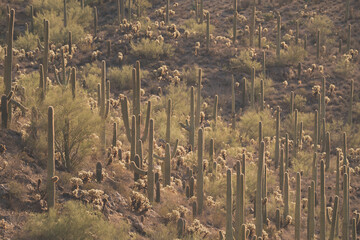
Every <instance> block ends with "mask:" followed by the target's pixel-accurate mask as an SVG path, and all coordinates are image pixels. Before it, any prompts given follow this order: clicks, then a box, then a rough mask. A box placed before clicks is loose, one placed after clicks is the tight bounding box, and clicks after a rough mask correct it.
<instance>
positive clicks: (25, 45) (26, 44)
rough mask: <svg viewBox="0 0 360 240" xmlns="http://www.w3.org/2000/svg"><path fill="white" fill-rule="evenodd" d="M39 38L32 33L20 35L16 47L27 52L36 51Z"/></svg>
mask: <svg viewBox="0 0 360 240" xmlns="http://www.w3.org/2000/svg"><path fill="white" fill-rule="evenodd" d="M37 40H38V36H37V35H35V34H32V33H30V32H25V34H23V35H20V36H19V37H18V39H17V40H16V41H15V47H16V48H18V49H24V50H25V51H30V50H34V49H35V48H36V47H37Z"/></svg>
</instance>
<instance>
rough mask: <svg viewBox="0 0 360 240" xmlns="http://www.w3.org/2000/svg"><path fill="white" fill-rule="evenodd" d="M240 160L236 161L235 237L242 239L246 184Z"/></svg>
mask: <svg viewBox="0 0 360 240" xmlns="http://www.w3.org/2000/svg"><path fill="white" fill-rule="evenodd" d="M240 168H241V167H240V161H237V162H236V209H235V239H236V240H240V232H241V225H242V224H244V222H245V221H244V216H245V215H244V211H245V206H244V205H245V185H244V174H242V173H240Z"/></svg>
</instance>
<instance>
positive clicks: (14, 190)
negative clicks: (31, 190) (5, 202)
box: [8, 180, 27, 200]
mask: <svg viewBox="0 0 360 240" xmlns="http://www.w3.org/2000/svg"><path fill="white" fill-rule="evenodd" d="M8 186H9V197H10V199H11V200H23V196H24V195H25V194H26V192H27V190H26V187H25V185H24V184H21V183H19V182H17V181H15V180H12V181H10V182H9V185H8Z"/></svg>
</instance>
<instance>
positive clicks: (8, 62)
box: [4, 9, 15, 122]
mask: <svg viewBox="0 0 360 240" xmlns="http://www.w3.org/2000/svg"><path fill="white" fill-rule="evenodd" d="M14 22H15V10H14V9H11V10H10V15H9V17H8V34H7V48H6V55H5V64H4V85H5V95H9V94H10V92H11V83H12V70H13V67H12V65H13V45H14ZM11 115H12V111H11V104H9V106H8V121H9V122H11Z"/></svg>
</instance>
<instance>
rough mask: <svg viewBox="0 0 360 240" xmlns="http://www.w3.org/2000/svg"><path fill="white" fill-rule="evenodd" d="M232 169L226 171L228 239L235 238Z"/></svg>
mask: <svg viewBox="0 0 360 240" xmlns="http://www.w3.org/2000/svg"><path fill="white" fill-rule="evenodd" d="M231 185H232V184H231V170H230V169H228V170H227V171H226V238H225V239H226V240H233V226H232V187H231Z"/></svg>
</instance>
